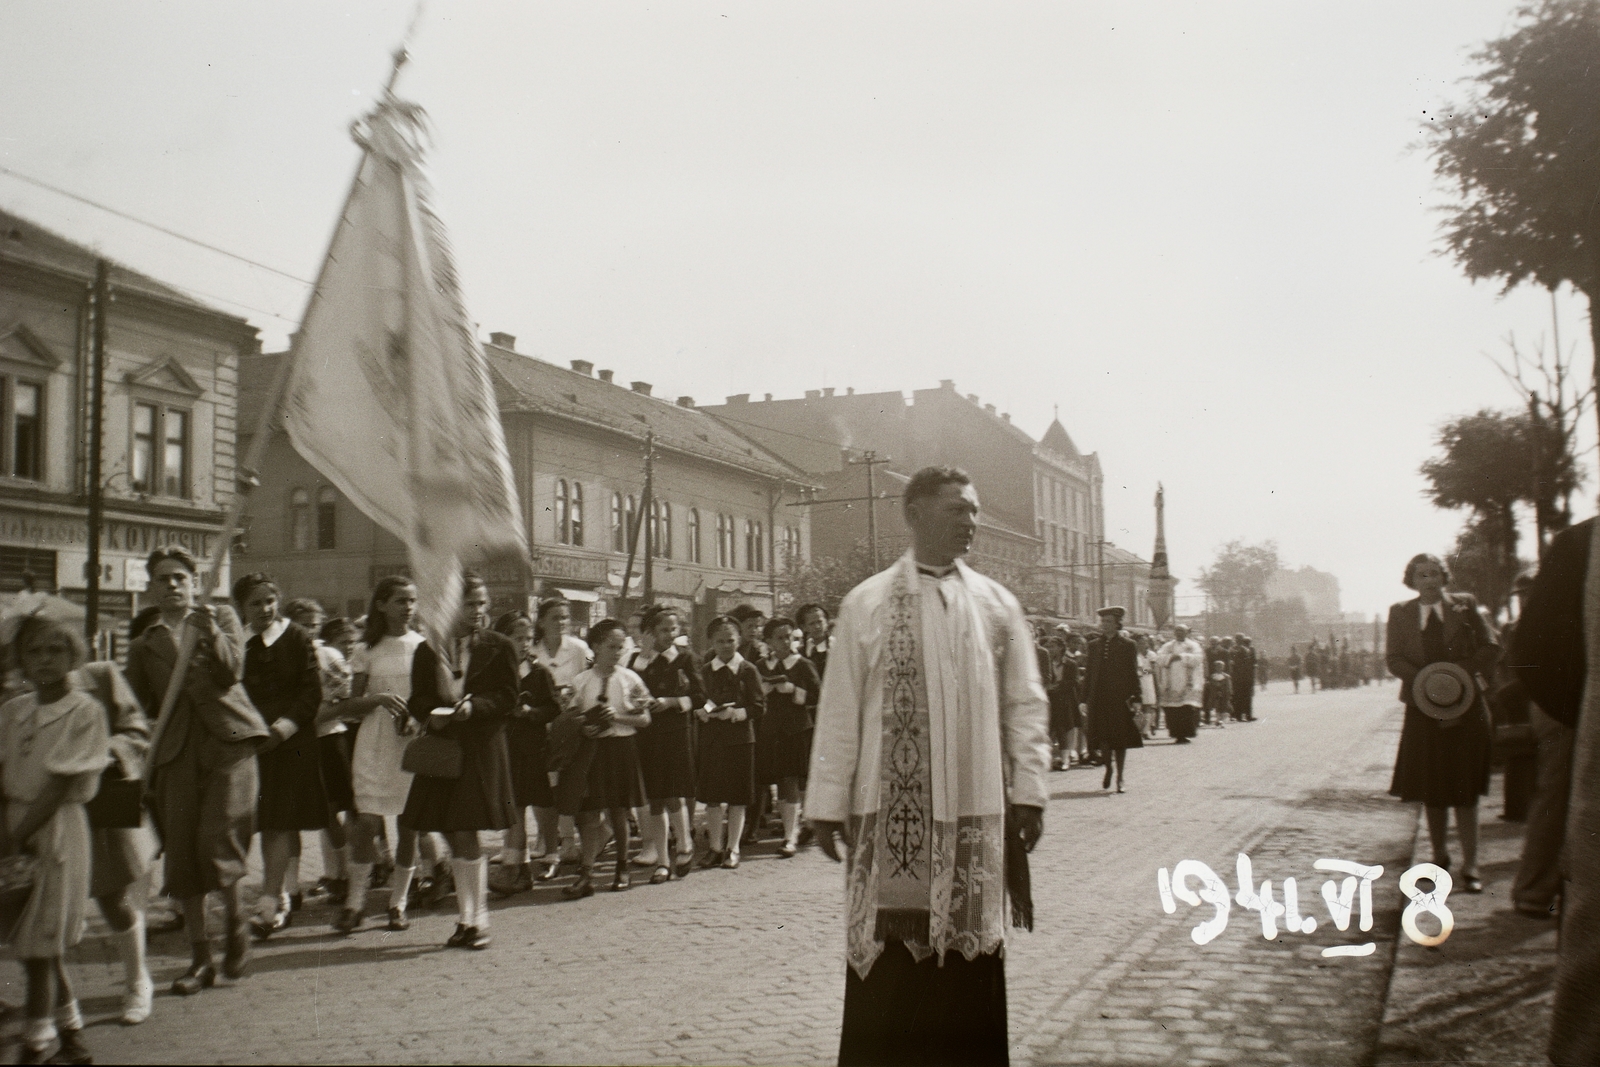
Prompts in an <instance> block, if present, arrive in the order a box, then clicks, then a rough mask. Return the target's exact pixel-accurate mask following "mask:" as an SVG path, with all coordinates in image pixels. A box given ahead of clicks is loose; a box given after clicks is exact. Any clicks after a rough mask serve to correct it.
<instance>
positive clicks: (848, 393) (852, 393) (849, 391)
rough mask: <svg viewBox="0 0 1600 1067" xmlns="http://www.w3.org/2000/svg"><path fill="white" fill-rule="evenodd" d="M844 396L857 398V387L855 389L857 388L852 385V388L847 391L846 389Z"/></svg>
mask: <svg viewBox="0 0 1600 1067" xmlns="http://www.w3.org/2000/svg"><path fill="white" fill-rule="evenodd" d="M844 395H845V396H855V395H856V387H855V386H853V385H852V386H850V387H849V388H847V389H846V390H845V391H844Z"/></svg>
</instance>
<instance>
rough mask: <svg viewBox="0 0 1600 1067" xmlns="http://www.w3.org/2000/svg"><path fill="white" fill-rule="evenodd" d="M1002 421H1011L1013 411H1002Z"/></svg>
mask: <svg viewBox="0 0 1600 1067" xmlns="http://www.w3.org/2000/svg"><path fill="white" fill-rule="evenodd" d="M1000 421H1001V422H1010V421H1011V412H1009V411H1006V412H1002V413H1001V415H1000Z"/></svg>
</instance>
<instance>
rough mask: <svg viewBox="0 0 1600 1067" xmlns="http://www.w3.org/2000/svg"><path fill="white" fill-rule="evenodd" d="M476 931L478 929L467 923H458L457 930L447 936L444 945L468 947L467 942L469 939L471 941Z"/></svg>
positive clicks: (446, 946) (447, 946)
mask: <svg viewBox="0 0 1600 1067" xmlns="http://www.w3.org/2000/svg"><path fill="white" fill-rule="evenodd" d="M476 932H477V931H475V930H474V929H473V928H472V927H470V926H468V925H466V924H465V923H456V932H455V933H453V934H451V935H450V936H449V937H447V938H445V941H444V947H445V948H466V947H467V943H468V942H469V941H471V939H472V936H473V935H474V934H475V933H476Z"/></svg>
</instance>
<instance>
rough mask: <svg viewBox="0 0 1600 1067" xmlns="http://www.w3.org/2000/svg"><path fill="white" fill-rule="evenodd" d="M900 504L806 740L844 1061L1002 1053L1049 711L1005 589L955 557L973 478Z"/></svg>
mask: <svg viewBox="0 0 1600 1067" xmlns="http://www.w3.org/2000/svg"><path fill="white" fill-rule="evenodd" d="M903 506H904V508H905V516H906V524H907V525H908V526H909V527H910V529H911V536H912V548H911V550H910V551H909V552H907V553H906V555H905V556H903V557H901V558H900V559H899V560H898V561H896V562H895V563H894V564H893V565H892V566H890V567H889V569H888V570H885V571H883V572H882V573H880V574H876V575H874V576H873V577H871V578H868V579H867V580H866V581H865V582H862V583H861V584H860V585H859V586H857V587H856V588H855V589H854V590H852V591H851V592H850V594H849V595H848V596H846V597H845V598H844V601H843V603H842V604H841V605H840V608H839V617H838V621H837V624H836V625H835V627H834V632H833V637H832V642H831V647H830V649H829V654H828V673H827V675H826V676H825V677H824V679H823V684H822V696H821V703H820V705H819V707H818V709H817V726H816V733H815V736H814V740H813V743H812V756H811V776H810V782H809V786H808V791H807V802H806V803H807V809H808V815H809V817H810V820H811V823H812V826H813V827H814V829H815V831H816V836H817V839H818V843H819V845H820V846H821V847H822V849H823V851H824V852H825V853H827V854H828V856H830V857H831V858H833V859H835V860H837V859H839V858H840V851H839V848H838V844H837V839H842V840H843V842H844V844H845V846H846V848H847V849H848V853H847V856H846V858H847V860H848V867H847V872H846V907H847V912H848V916H847V926H848V929H847V959H848V967H847V969H846V973H845V1006H844V1028H843V1033H842V1035H841V1039H840V1048H839V1062H840V1064H842V1065H849V1064H857V1063H871V1064H887V1063H905V1064H919V1063H1005V1062H1007V1058H1008V1049H1007V1040H1006V997H1005V965H1004V960H1003V948H1004V942H1005V933H1006V927H1007V925H1008V918H1009V919H1010V921H1011V922H1013V923H1015V924H1016V925H1026V926H1029V927H1031V926H1032V901H1031V897H1030V896H1029V894H1028V892H1027V888H1026V885H1027V879H1026V867H1027V852H1028V851H1029V850H1031V849H1032V847H1033V845H1034V843H1035V842H1037V841H1038V839H1039V835H1040V833H1041V832H1042V831H1043V827H1044V807H1045V803H1046V800H1047V799H1048V795H1049V794H1048V790H1047V778H1048V774H1049V769H1050V737H1049V720H1050V712H1049V703H1048V701H1047V699H1046V697H1045V692H1044V688H1043V686H1042V685H1041V684H1040V680H1039V671H1038V663H1037V659H1036V657H1035V655H1034V647H1033V637H1032V635H1031V633H1030V631H1029V629H1028V624H1027V620H1026V619H1025V618H1024V616H1023V614H1022V609H1021V607H1020V606H1019V605H1018V604H1017V600H1016V598H1015V597H1014V596H1012V595H1011V593H1010V592H1008V591H1007V590H1006V589H1005V588H1004V587H1002V586H1001V585H1000V584H999V583H997V582H995V581H993V580H991V579H989V578H986V577H984V576H983V575H981V574H978V573H977V572H976V571H974V570H972V569H971V568H970V567H968V566H967V565H966V564H965V563H963V562H962V560H961V557H962V556H964V555H966V553H967V552H968V550H969V549H970V548H971V547H972V539H973V536H974V534H975V533H976V532H977V516H978V494H977V491H976V490H975V489H974V488H973V486H972V484H971V482H970V480H969V479H968V477H967V476H966V475H965V474H964V473H962V472H961V471H958V470H954V469H951V468H947V467H929V468H926V469H924V470H921V471H918V472H917V474H916V475H915V476H913V477H912V479H911V481H910V482H909V483H908V484H907V486H906V490H905V495H904V497H903ZM1008 824H1009V831H1008ZM1008 843H1009V844H1010V846H1011V848H1010V856H1009V860H1008V847H1007V846H1008ZM1008 863H1009V866H1010V875H1011V878H1010V883H1009V887H1008V879H1007V873H1008V871H1007V868H1008ZM1008 892H1009V893H1010V895H1011V900H1010V905H1011V906H1010V907H1009V908H1008V907H1007V896H1008Z"/></svg>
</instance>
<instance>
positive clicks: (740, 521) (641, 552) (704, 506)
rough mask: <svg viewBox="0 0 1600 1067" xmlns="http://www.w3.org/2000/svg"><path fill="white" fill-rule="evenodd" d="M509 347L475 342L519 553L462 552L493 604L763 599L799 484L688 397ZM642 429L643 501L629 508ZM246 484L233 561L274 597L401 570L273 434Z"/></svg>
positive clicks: (356, 594)
mask: <svg viewBox="0 0 1600 1067" xmlns="http://www.w3.org/2000/svg"><path fill="white" fill-rule="evenodd" d="M515 346H516V339H515V338H514V337H511V336H510V335H507V334H502V333H496V334H492V335H491V337H490V341H489V343H488V344H487V345H485V346H484V351H485V354H486V355H487V358H488V361H489V371H490V375H491V377H492V379H493V381H494V385H495V392H496V399H497V401H498V404H499V407H500V418H501V423H502V426H503V427H504V430H505V437H506V447H507V450H508V451H509V453H510V457H511V467H512V473H513V476H514V478H515V482H516V487H517V493H518V497H519V500H520V503H521V506H522V510H523V520H524V522H525V524H526V527H527V532H528V541H529V550H530V552H529V556H530V558H529V559H528V560H526V561H518V560H511V559H505V558H499V559H488V560H483V561H474V563H475V565H476V566H477V567H478V568H479V569H480V570H481V571H482V572H483V573H484V574H485V577H486V578H487V579H488V582H489V585H490V591H491V594H492V596H493V600H494V604H493V608H494V610H496V611H502V610H506V609H509V608H511V607H513V606H522V605H525V604H526V602H527V601H526V598H527V597H528V596H553V595H558V594H559V595H561V596H564V597H566V598H567V599H568V600H569V601H571V602H572V604H573V608H574V616H575V619H576V621H577V623H578V624H579V625H584V624H587V623H588V622H591V621H596V620H598V619H600V618H602V617H605V616H607V615H616V614H621V613H623V612H625V611H627V610H629V609H630V608H631V607H632V606H633V605H635V604H637V603H638V602H640V601H641V600H642V599H643V598H644V597H645V596H646V595H647V594H648V596H649V597H650V598H651V599H652V600H653V601H654V602H657V603H671V604H675V605H677V606H679V607H680V608H681V609H682V610H683V612H684V622H685V623H686V624H690V625H693V626H695V628H696V629H697V630H698V629H700V628H701V626H702V624H703V623H704V622H706V621H709V619H710V618H711V617H712V616H713V615H715V614H718V613H720V612H724V611H726V610H728V609H729V608H731V607H732V606H734V605H736V604H740V603H751V604H754V605H756V606H758V607H760V608H762V609H763V610H764V611H769V612H770V611H771V610H772V604H773V599H774V592H775V588H776V582H777V578H778V575H779V573H780V569H781V568H782V566H783V565H784V563H785V561H786V560H789V559H800V560H804V559H806V558H808V556H809V554H810V539H811V535H810V521H809V517H808V516H807V515H806V514H805V509H803V508H789V507H785V506H784V505H785V504H787V503H790V502H793V501H795V500H798V499H799V498H800V496H801V492H802V490H803V489H806V488H809V487H811V486H813V485H814V483H813V482H811V481H809V480H808V479H807V478H806V477H805V475H804V474H803V472H801V471H800V470H799V469H798V468H796V467H794V466H793V465H791V464H789V463H787V462H785V461H784V460H782V459H780V458H778V457H777V456H775V455H773V454H771V453H770V452H769V451H768V450H766V449H765V448H763V447H762V446H761V445H760V444H758V443H757V442H755V441H753V440H751V439H750V438H749V437H747V436H745V435H743V434H741V433H739V432H738V431H737V430H735V429H733V428H731V427H729V426H727V425H725V424H724V423H722V422H720V421H718V420H717V419H714V418H712V417H710V416H709V415H707V414H705V413H704V412H703V411H700V410H699V409H697V408H696V407H695V406H694V401H693V400H692V399H691V398H689V397H678V398H677V399H676V400H671V399H666V398H662V397H657V396H654V395H653V393H654V389H653V387H652V385H651V384H650V383H647V382H642V381H635V382H632V383H630V384H626V385H624V384H620V383H618V382H616V381H615V375H614V374H613V372H612V371H609V370H599V371H596V369H595V368H594V365H593V364H592V363H589V362H587V361H584V360H573V361H572V363H571V365H570V366H567V367H563V366H559V365H557V364H555V363H551V362H549V361H546V360H543V359H539V358H537V357H534V356H529V355H524V354H521V353H519V352H517V351H516V347H515ZM282 358H284V354H283V353H274V354H270V355H265V356H260V357H257V358H256V359H254V360H252V361H251V362H250V364H249V365H247V368H246V376H245V387H246V396H247V398H248V399H247V403H257V402H260V403H265V398H264V394H265V390H266V387H267V383H268V382H269V381H270V379H271V376H272V372H273V369H274V364H275V361H277V360H280V359H282ZM258 396H259V397H261V399H260V400H259V401H257V400H256V399H255V398H256V397H258ZM647 440H648V441H649V442H650V443H651V447H652V448H653V452H654V455H653V457H651V463H650V467H651V504H650V507H649V514H648V515H641V512H642V511H643V510H644V505H643V500H644V481H645V467H646V442H647ZM261 482H262V484H261V487H260V488H259V489H257V490H256V491H255V493H254V494H253V497H252V503H251V510H252V513H253V514H254V515H255V516H256V518H255V519H254V520H253V521H252V522H251V524H250V534H249V541H248V546H247V548H246V554H245V555H244V556H242V557H241V560H240V564H239V565H240V566H248V567H250V568H251V569H257V568H260V569H264V570H267V571H269V572H270V573H272V574H274V575H275V576H276V577H278V578H279V579H280V584H282V585H283V587H284V589H285V591H286V593H287V594H288V595H290V596H311V597H315V598H316V599H318V600H320V601H322V602H323V604H324V605H325V606H327V607H328V608H329V609H330V610H339V611H343V612H345V613H346V614H350V615H356V614H359V613H360V612H362V611H365V610H366V605H365V598H366V597H367V596H368V595H369V593H370V591H371V588H372V586H373V584H375V582H376V581H377V579H379V578H381V577H383V576H384V575H386V574H392V573H399V572H403V571H404V569H405V566H406V558H405V549H404V546H403V545H402V544H401V543H400V542H399V541H398V540H397V539H395V538H394V537H393V536H391V535H390V534H389V533H388V532H387V531H385V530H383V529H381V528H380V527H378V526H377V525H376V524H375V523H373V522H371V521H370V520H369V519H367V518H366V517H365V516H364V515H362V514H361V513H360V512H359V511H357V510H356V509H355V507H354V506H353V505H352V504H351V503H350V502H349V501H348V500H346V499H345V498H344V496H343V494H341V493H339V491H338V490H337V489H335V488H334V487H333V485H332V484H330V483H329V482H328V481H327V479H325V478H323V477H322V476H321V475H320V474H319V472H318V471H317V470H316V469H315V468H314V467H312V466H311V465H310V464H309V463H307V462H305V460H304V459H302V458H301V457H300V456H299V455H298V454H297V453H296V452H295V451H294V449H293V448H292V447H291V446H290V444H289V442H288V440H287V437H286V436H285V435H284V434H282V433H281V432H275V433H274V439H273V440H272V441H271V442H270V443H269V445H268V448H267V460H266V462H265V463H264V465H263V469H262V471H261ZM641 522H646V523H648V526H645V525H641ZM635 530H637V531H638V533H637V535H635ZM647 535H648V541H649V544H650V546H651V553H652V554H651V556H650V567H649V575H648V577H649V579H650V588H649V589H648V590H646V588H645V584H644V583H645V579H646V566H645V552H646V541H647ZM630 554H631V557H632V570H631V571H629V570H628V562H629V559H630ZM624 587H626V593H627V599H626V601H624V600H623V594H624Z"/></svg>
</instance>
